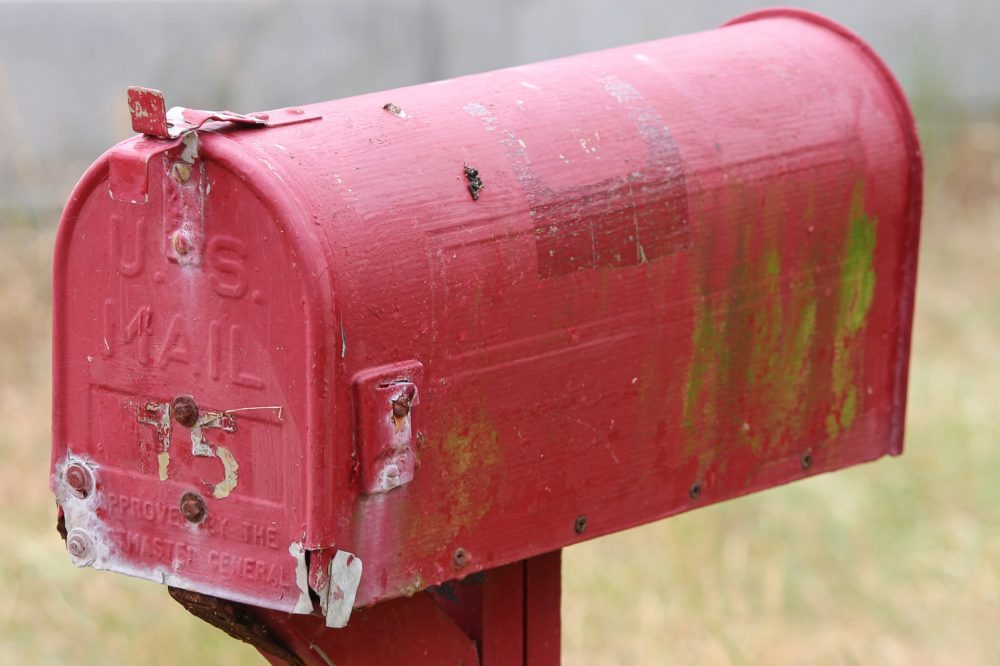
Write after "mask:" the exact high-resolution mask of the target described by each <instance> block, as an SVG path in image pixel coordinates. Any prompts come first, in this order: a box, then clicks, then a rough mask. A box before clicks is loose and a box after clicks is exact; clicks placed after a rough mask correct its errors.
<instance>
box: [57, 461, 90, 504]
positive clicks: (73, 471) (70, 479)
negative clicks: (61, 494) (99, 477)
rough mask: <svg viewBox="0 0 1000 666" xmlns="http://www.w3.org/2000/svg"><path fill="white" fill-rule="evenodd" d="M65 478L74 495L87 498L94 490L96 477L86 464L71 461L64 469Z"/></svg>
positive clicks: (78, 497)
mask: <svg viewBox="0 0 1000 666" xmlns="http://www.w3.org/2000/svg"><path fill="white" fill-rule="evenodd" d="M63 479H65V481H66V487H67V488H69V492H70V494H71V495H73V497H76V498H77V499H87V498H88V497H90V493H92V492H93V491H94V477H93V475H92V474H91V473H90V470H89V469H87V467H86V466H84V465H82V464H80V463H70V464H68V465H66V469H65V470H63Z"/></svg>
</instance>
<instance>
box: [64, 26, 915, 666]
mask: <svg viewBox="0 0 1000 666" xmlns="http://www.w3.org/2000/svg"><path fill="white" fill-rule="evenodd" d="M129 104H130V109H131V113H132V118H133V123H134V126H135V128H136V130H137V131H139V132H141V133H142V134H141V135H140V136H137V137H135V138H132V139H129V140H127V141H125V142H123V143H121V144H119V145H117V146H115V147H114V148H112V149H111V150H110V151H109V152H108V153H106V154H105V155H104V156H103V157H102V158H101V159H100V160H98V161H97V162H96V163H95V164H94V166H93V167H91V169H90V170H89V171H88V172H87V174H86V175H85V176H84V177H83V179H82V180H81V182H80V184H79V185H78V186H77V188H76V190H75V191H74V193H73V195H72V197H71V199H70V201H69V203H68V205H67V207H66V211H65V213H64V216H63V219H62V225H61V229H60V235H59V240H58V247H57V253H56V262H55V305H54V338H55V342H54V385H55V389H54V401H53V403H54V404H53V457H52V488H53V490H54V492H55V494H56V497H57V500H58V504H59V508H60V516H61V518H62V519H63V521H64V524H65V534H66V537H67V546H68V549H69V552H70V555H71V557H72V559H73V561H74V562H75V563H76V564H78V565H81V566H84V565H88V566H92V567H94V568H98V569H105V570H110V571H117V572H120V573H126V574H129V575H133V576H139V577H142V578H147V579H150V580H154V581H157V582H160V583H165V584H167V585H169V586H171V587H173V588H177V589H179V590H182V591H183V590H186V591H188V592H189V593H193V594H195V595H201V596H200V597H197V598H201V599H204V598H207V597H214V598H218V599H222V600H228V601H230V602H236V603H238V604H246V605H248V606H252V607H255V608H258V609H272V610H275V611H283V612H286V613H288V612H290V613H297V614H322V615H323V616H325V624H326V625H328V626H331V627H339V626H343V625H344V624H346V623H347V621H348V618H349V617H350V615H351V610H352V608H355V607H367V606H372V605H373V604H379V602H383V601H387V600H391V599H396V598H400V597H413V598H412V599H407V600H405V601H401V602H397V606H396V607H398V608H404V607H405V608H409V609H411V610H409V611H406V612H409V613H411V615H413V614H425V613H430V612H431V611H428V610H427V608H426V607H425V606H426V604H427V602H426V601H422V599H425V598H430V599H432V600H433V605H434V607H435V608H437V609H438V610H437V611H433V612H439V611H441V609H444V611H445V612H453V614H454V613H458V614H459V615H460V614H461V613H460V612H459V611H455V608H458V607H460V606H462V603H464V602H463V599H466V598H467V597H468V596H469V595H470V594H471V593H469V592H468V586H465V587H463V586H462V585H458V584H450V585H451V586H450V587H448V586H445V587H437V586H440V585H441V584H443V583H445V582H446V581H450V580H457V579H466V580H467V581H472V582H475V581H476V580H477V579H476V578H475V577H472V578H467V577H468V576H469V574H472V573H475V572H481V571H484V570H487V569H495V568H496V567H503V566H504V565H509V564H510V563H517V562H521V561H525V560H529V558H535V557H536V556H541V555H542V554H544V553H549V552H552V551H558V549H560V548H562V547H564V546H567V545H570V544H573V543H576V542H579V541H581V540H584V539H589V538H591V537H594V536H599V535H602V534H607V533H609V532H614V531H617V530H621V529H624V528H628V527H631V526H634V525H638V524H641V523H645V522H648V521H652V520H657V519H660V518H663V517H665V516H669V515H673V514H676V513H679V512H682V511H687V510H689V509H692V508H695V507H697V506H702V505H705V504H710V503H713V502H718V501H721V500H725V499H729V498H732V497H735V496H738V495H743V494H746V493H750V492H754V491H757V490H761V489H764V488H767V487H771V486H775V485H778V484H782V483H787V482H790V481H793V480H795V479H799V478H802V477H804V476H808V475H812V474H816V473H820V472H826V471H830V470H835V469H838V468H841V467H844V466H847V465H853V464H857V463H860V462H864V461H868V460H872V459H875V458H878V457H880V456H882V455H885V454H897V453H899V452H900V450H901V446H902V434H903V415H904V407H905V397H906V377H907V366H908V355H909V340H910V328H911V319H912V309H913V290H914V279H915V271H916V256H917V239H918V228H919V219H920V203H921V158H920V149H919V145H918V141H917V136H916V132H915V128H914V123H913V119H912V117H911V114H910V111H909V109H908V107H907V104H906V101H905V99H904V97H903V95H902V93H901V91H900V89H899V87H898V85H897V84H896V83H895V81H894V80H893V78H892V76H891V75H890V73H889V72H888V70H887V69H886V67H885V66H884V65H883V64H882V63H881V61H879V60H878V58H877V57H876V56H875V55H874V54H873V53H872V52H871V51H870V50H869V49H868V47H867V46H865V44H864V43H862V42H861V41H860V40H859V39H858V38H857V37H855V36H854V35H852V34H851V33H849V32H847V31H846V30H845V29H843V28H841V27H839V26H837V25H835V24H833V23H831V22H829V21H827V20H826V19H823V18H820V17H817V16H814V15H811V14H806V13H802V12H798V11H791V10H772V11H765V12H761V13H757V14H753V15H750V16H748V17H745V18H742V19H740V20H738V21H736V22H734V23H732V24H729V25H727V26H726V27H723V28H721V29H718V30H713V31H709V32H705V33H700V34H696V35H691V36H685V37H679V38H674V39H668V40H662V41H654V42H648V43H644V44H639V45H636V46H629V47H624V48H618V49H613V50H609V51H603V52H599V53H593V54H586V55H581V56H576V57H571V58H566V59H562V60H556V61H551V62H545V63H541V64H536V65H530V66H525V67H515V68H511V69H506V70H501V71H497V72H491V73H487V74H481V75H477V76H469V77H463V78H460V79H453V80H447V81H440V82H437V83H433V84H428V85H421V86H416V87H411V88H403V89H399V90H393V91H389V92H383V93H378V94H374V95H363V96H360V97H354V98H350V99H344V100H338V101H334V102H327V103H321V104H314V105H309V106H304V107H301V108H289V109H282V110H278V111H270V112H267V113H256V114H250V115H241V114H235V113H230V112H205V111H195V110H191V109H171V110H169V111H168V110H167V109H166V105H165V104H164V103H163V97H162V95H160V94H159V93H157V92H156V91H151V90H146V89H133V90H131V91H130V94H129ZM535 561H537V562H543V563H544V562H547V564H544V566H543V567H542V568H545V567H548V568H547V569H546V571H548V572H549V573H548V574H546V576H551V575H554V576H555V577H556V578H555V581H556V582H555V588H554V589H555V595H556V596H555V598H556V601H557V600H558V559H557V556H556V559H555V560H554V562H555V564H554V565H553V564H552V562H553V560H551V559H548V560H545V559H544V558H542V560H531V562H535ZM525 566H526V567H527V568H526V569H524V570H523V571H522V572H521V573H519V574H517V575H523V576H527V577H528V578H529V579H530V578H531V576H532V573H531V572H532V566H535V565H531V564H528V565H525ZM553 566H554V567H555V568H554V569H553V568H552V567H553ZM507 570H509V569H496V571H507ZM553 571H554V573H553ZM491 575H495V574H491ZM503 575H507V574H503ZM534 580H536V581H537V580H540V579H538V578H535V579H534ZM426 588H432V589H433V595H430V596H429V595H425V594H417V593H420V592H421V591H422V590H425V589H426ZM463 590H465V591H464V592H463ZM177 594H178V595H180V596H182V597H183V596H185V593H184V592H178V593H177ZM490 594H492V593H489V592H486V593H484V595H483V599H487V600H486V601H484V600H483V599H480V600H479V601H477V602H476V603H479V604H480V606H479V608H484V607H485V606H483V604H486V605H488V604H489V603H492V602H489V601H488V598H489V595H490ZM414 595H416V596H414ZM463 595H465V596H463ZM525 595H527V596H525V597H524V598H523V599H522V601H515V602H513V603H515V604H522V602H523V604H526V605H530V603H529V597H530V595H529V594H528V593H525ZM186 598H187V599H188V601H189V602H191V603H195V604H196V601H192V600H195V599H196V596H191V595H190V594H189V595H188V596H187V597H186ZM518 598H520V597H518ZM550 598H551V597H550ZM191 603H189V605H191ZM398 604H403V605H402V606H400V605H398ZM379 606H381V604H379ZM379 606H376V608H378V607H379ZM525 607H527V606H525ZM449 608H450V609H451V610H450V611H449ZM372 612H374V609H373V610H372ZM400 612H403V611H400ZM480 615H481V616H477V618H478V619H477V620H476V621H485V619H484V618H485V617H486V615H488V613H486V612H485V611H483V613H481V614H480ZM256 617H258V618H263V619H261V620H260V621H261V623H262V625H263V626H266V627H270V628H271V630H272V633H274V632H276V633H275V635H278V636H282V637H283V638H281V640H278V639H275V640H274V641H272V643H273V644H272V645H271V647H272V648H273V649H271V650H270V652H269V654H270V655H271V658H272V659H275V660H279V659H286V660H293V657H289V656H288V655H289V654H291V653H296V650H295V648H294V647H292V648H289V647H288V646H289V645H292V644H293V643H295V641H294V640H293V639H292V638H289V635H290V634H287V633H282V632H285V631H286V629H288V627H290V626H291V624H290V623H291V622H292V620H290V619H288V616H286V615H281V614H273V613H271V614H269V613H268V612H267V611H260V613H259V614H258V615H257V616H256ZM374 617H376V616H375V615H372V614H368V615H363V614H362V615H359V623H360V626H361V629H358V630H357V631H358V632H364V631H369V632H373V630H372V627H373V626H374V625H373V624H372V620H371V618H374ZM427 617H429V616H425V617H424V620H426V621H427V622H431V620H427ZM491 617H492V616H491ZM555 617H556V619H555V626H556V627H557V623H558V614H556V616H555ZM268 618H270V619H268ZM216 619H218V618H216ZM320 624H322V623H320ZM286 625H287V626H286ZM354 625H355V623H354V622H353V621H352V623H351V626H350V627H349V628H348V629H347V630H343V631H345V632H346V631H350V630H351V627H353V626H354ZM458 625H459V626H462V621H458ZM427 626H430V625H427ZM365 627H367V629H365ZM288 630H289V631H290V629H288ZM319 631H320V630H319V629H317V630H316V632H319ZM428 631H430V629H428ZM265 633H266V632H265ZM330 633H335V632H330ZM377 633H378V632H377V631H374V632H373V635H374V634H377ZM472 633H474V632H472ZM316 635H319V634H318V633H317V634H316ZM359 635H360V634H359ZM466 635H467V636H468V635H471V633H470V632H466ZM344 636H348V634H346V633H345V634H342V635H341V637H340V638H334V639H331V640H334V641H335V642H336V641H341V642H343V641H346V640H347V639H346V638H344ZM476 638H477V640H478V643H477V644H476V646H475V649H476V650H478V651H479V652H478V654H479V656H480V657H483V655H484V654H486V652H488V650H487V648H486V647H484V646H485V645H486V644H487V643H488V642H489V641H488V640H487V639H485V638H483V637H482V636H476ZM317 640H318V639H317ZM366 640H367V639H366ZM372 640H374V639H372ZM524 640H525V641H528V639H527V638H525V639H524ZM258 644H259V643H258ZM531 644H532V645H534V644H535V643H531ZM282 645H283V646H284V647H281V646H282ZM370 645H371V644H369V646H370ZM525 645H526V646H527V645H528V642H525ZM555 645H556V648H555V649H556V650H557V649H558V642H557V641H556V643H555ZM275 646H277V647H275ZM262 649H263V648H262ZM286 649H290V650H291V652H287V650H286ZM546 649H549V650H551V646H549V647H548V648H546ZM282 650H286V652H282ZM264 651H265V652H268V650H267V649H265V650H264ZM529 652H531V651H530V650H529V649H528V648H527V647H525V650H524V654H525V655H527V654H529ZM296 654H297V656H294V659H299V660H300V661H304V662H308V661H309V659H319V657H318V656H316V654H313V653H310V651H309V650H308V649H306V648H303V649H302V651H301V652H297V653H296ZM371 654H374V652H373V653H371ZM371 654H369V656H368V657H365V658H368V659H374V657H372V656H371ZM474 654H475V653H474ZM539 654H541V653H539ZM547 654H550V655H551V654H552V653H551V651H550V652H548V653H547ZM358 659H359V660H361V662H363V658H361V657H358ZM293 663H294V661H293ZM320 663H321V662H320ZM338 663H340V662H338ZM350 663H354V662H350Z"/></svg>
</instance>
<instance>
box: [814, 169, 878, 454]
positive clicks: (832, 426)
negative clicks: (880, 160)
mask: <svg viewBox="0 0 1000 666" xmlns="http://www.w3.org/2000/svg"><path fill="white" fill-rule="evenodd" d="M877 224H878V220H877V219H876V218H875V217H874V216H872V215H869V214H868V213H866V212H865V209H864V197H863V192H862V190H861V187H860V185H859V186H857V187H855V189H854V195H853V197H852V199H851V211H850V217H849V219H848V225H847V238H846V239H845V242H844V250H843V255H842V259H841V262H842V263H841V271H840V295H839V302H838V308H837V317H836V328H835V331H834V334H835V336H834V342H833V368H832V372H831V378H832V384H833V385H832V388H833V397H834V400H833V405H832V408H831V410H830V412H829V413H828V414H827V418H826V431H827V434H828V435H829V436H830V437H834V436H836V435H838V434H839V433H841V432H843V431H845V430H848V429H850V427H851V426H852V425H853V424H854V419H855V417H856V416H857V413H858V409H859V405H858V390H857V387H856V386H854V373H855V368H856V367H857V365H858V364H859V363H861V362H862V359H861V355H862V352H863V341H862V340H859V339H857V334H858V333H859V332H860V331H861V330H862V329H863V328H864V325H865V322H866V321H867V318H868V312H869V310H870V309H871V305H872V300H873V299H874V297H875V267H874V255H875V241H876V226H877Z"/></svg>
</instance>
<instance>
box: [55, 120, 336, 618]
mask: <svg viewBox="0 0 1000 666" xmlns="http://www.w3.org/2000/svg"><path fill="white" fill-rule="evenodd" d="M192 139H193V141H192V140H189V141H188V142H174V144H172V147H170V148H169V149H168V150H165V151H164V145H168V144H167V142H155V141H150V140H146V139H142V138H137V139H133V140H130V141H129V142H126V143H125V144H123V145H121V146H119V147H117V148H116V149H114V150H113V151H111V152H110V153H109V154H108V155H106V156H105V157H104V158H103V159H102V160H101V161H99V162H98V163H97V164H96V165H95V166H94V167H93V168H92V169H91V171H90V172H89V173H88V174H87V175H86V177H85V178H84V179H83V181H82V182H81V183H80V185H79V186H78V188H77V190H76V193H75V194H74V197H73V199H72V200H71V201H70V204H69V206H68V207H67V210H66V213H65V217H64V220H63V223H62V228H61V232H60V237H59V241H58V249H57V255H56V265H55V305H54V311H55V333H56V336H55V341H54V367H55V386H54V392H53V399H54V404H53V412H54V417H55V418H54V429H53V440H54V447H53V477H52V483H53V489H54V491H55V493H56V495H57V498H58V501H59V504H60V507H61V513H62V514H63V517H64V520H65V528H66V530H67V531H68V542H67V543H68V547H69V549H70V553H71V555H72V556H73V558H74V560H75V561H76V563H77V564H80V565H91V566H93V567H95V568H98V569H107V570H110V571H117V572H120V573H126V574H130V575H135V576H139V577H142V578H148V579H151V580H155V581H157V582H161V583H166V584H169V585H172V586H175V587H180V588H187V589H195V590H198V591H200V592H206V593H211V594H215V595H217V596H221V597H225V598H228V599H233V600H238V601H245V602H247V603H251V604H254V605H257V606H264V607H269V608H275V609H281V610H286V611H293V610H300V611H301V610H311V607H312V605H311V603H310V602H309V598H308V593H307V592H306V584H305V575H306V565H305V554H304V550H305V548H306V547H307V546H308V545H309V544H308V543H307V542H306V532H307V528H308V527H309V526H308V519H307V515H306V514H307V512H306V506H305V504H306V501H307V492H306V486H307V479H308V478H309V473H308V470H309V469H311V468H312V469H322V467H323V466H324V464H325V463H324V461H323V460H322V459H317V458H316V457H315V456H313V457H310V456H309V455H307V451H306V449H305V447H304V445H303V442H305V441H306V439H307V433H310V434H312V435H316V434H317V433H318V431H319V430H320V429H321V428H322V425H319V424H320V423H321V420H320V419H318V418H317V413H316V412H315V411H314V410H313V407H314V403H313V402H311V401H310V394H309V391H310V390H311V388H312V387H314V386H317V385H322V384H323V383H324V382H325V381H326V379H324V373H325V372H326V368H327V367H328V366H327V364H326V362H325V349H326V348H325V347H324V346H322V345H316V344H315V343H314V341H312V340H311V339H310V335H311V334H312V333H313V332H314V331H315V330H316V329H315V328H314V325H315V324H316V323H317V322H321V321H322V313H315V312H313V311H312V310H311V309H310V307H311V305H310V303H311V301H310V298H311V297H312V296H311V295H310V294H307V291H308V292H310V293H311V294H314V293H315V292H316V290H317V286H316V283H307V282H306V276H305V275H304V272H305V271H307V270H310V268H309V265H308V263H307V262H306V261H303V260H300V259H298V258H297V252H298V250H297V249H296V247H295V244H296V243H298V242H300V240H297V239H296V237H295V234H289V233H288V230H287V229H286V228H284V227H283V226H282V223H280V222H279V220H278V219H277V218H276V217H275V214H274V213H273V212H272V210H271V208H269V206H268V204H267V203H266V202H269V201H273V200H274V197H271V196H269V195H268V193H267V192H262V191H260V190H259V189H257V190H255V189H252V188H251V187H249V186H248V185H247V184H246V179H245V178H244V177H242V176H241V174H239V173H235V172H233V171H231V170H228V169H227V168H224V167H223V166H221V165H220V164H219V163H218V162H217V161H215V160H212V159H205V158H204V156H201V157H199V156H197V151H198V149H199V148H200V149H201V150H202V152H203V153H204V152H205V146H198V145H197V137H192ZM123 194H127V195H128V196H123ZM123 199H124V200H123Z"/></svg>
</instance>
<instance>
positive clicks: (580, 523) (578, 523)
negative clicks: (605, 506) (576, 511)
mask: <svg viewBox="0 0 1000 666" xmlns="http://www.w3.org/2000/svg"><path fill="white" fill-rule="evenodd" d="M573 529H574V530H576V533H577V534H583V531H584V530H585V529H587V516H584V515H579V516H577V517H576V520H574V521H573Z"/></svg>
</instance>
